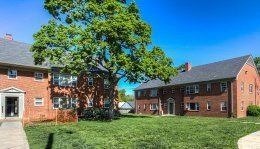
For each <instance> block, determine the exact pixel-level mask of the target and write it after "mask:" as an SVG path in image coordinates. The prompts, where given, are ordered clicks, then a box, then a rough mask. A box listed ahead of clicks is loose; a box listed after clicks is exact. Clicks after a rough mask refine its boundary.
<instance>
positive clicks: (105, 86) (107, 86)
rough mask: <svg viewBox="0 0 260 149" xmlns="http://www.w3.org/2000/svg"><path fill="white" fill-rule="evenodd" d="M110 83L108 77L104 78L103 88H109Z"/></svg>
mask: <svg viewBox="0 0 260 149" xmlns="http://www.w3.org/2000/svg"><path fill="white" fill-rule="evenodd" d="M109 86H110V83H109V80H108V79H106V78H105V79H104V89H109Z"/></svg>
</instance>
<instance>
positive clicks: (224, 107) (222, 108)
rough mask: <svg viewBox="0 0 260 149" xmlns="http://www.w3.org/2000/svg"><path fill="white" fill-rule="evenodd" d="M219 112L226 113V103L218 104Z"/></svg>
mask: <svg viewBox="0 0 260 149" xmlns="http://www.w3.org/2000/svg"><path fill="white" fill-rule="evenodd" d="M220 110H221V111H227V102H226V101H223V102H221V103H220Z"/></svg>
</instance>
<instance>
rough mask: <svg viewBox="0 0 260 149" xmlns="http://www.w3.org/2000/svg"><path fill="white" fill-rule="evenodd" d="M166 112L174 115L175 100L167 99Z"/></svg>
mask: <svg viewBox="0 0 260 149" xmlns="http://www.w3.org/2000/svg"><path fill="white" fill-rule="evenodd" d="M168 114H171V115H175V102H174V100H173V99H169V100H168Z"/></svg>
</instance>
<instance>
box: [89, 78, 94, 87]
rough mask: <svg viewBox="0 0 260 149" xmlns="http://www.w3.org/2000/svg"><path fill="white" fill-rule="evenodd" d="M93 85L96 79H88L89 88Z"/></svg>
mask: <svg viewBox="0 0 260 149" xmlns="http://www.w3.org/2000/svg"><path fill="white" fill-rule="evenodd" d="M93 85H94V78H93V77H88V86H93Z"/></svg>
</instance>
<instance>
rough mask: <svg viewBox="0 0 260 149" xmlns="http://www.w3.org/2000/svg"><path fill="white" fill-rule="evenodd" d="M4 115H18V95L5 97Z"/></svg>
mask: <svg viewBox="0 0 260 149" xmlns="http://www.w3.org/2000/svg"><path fill="white" fill-rule="evenodd" d="M5 106H6V107H5V117H18V116H19V109H18V108H19V100H18V97H6V98H5Z"/></svg>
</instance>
